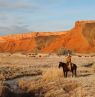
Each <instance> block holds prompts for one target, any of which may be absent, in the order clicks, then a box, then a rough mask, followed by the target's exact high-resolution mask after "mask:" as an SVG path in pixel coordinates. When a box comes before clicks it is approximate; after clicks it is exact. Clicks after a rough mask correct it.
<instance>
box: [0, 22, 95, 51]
mask: <svg viewBox="0 0 95 97" xmlns="http://www.w3.org/2000/svg"><path fill="white" fill-rule="evenodd" d="M60 48H65V49H70V50H72V51H75V52H81V53H90V52H95V21H77V22H76V23H75V27H74V28H73V29H71V30H69V31H66V32H31V33H26V34H17V35H9V36H3V37H0V52H12V53H13V52H48V53H49V52H56V51H57V50H58V49H60Z"/></svg>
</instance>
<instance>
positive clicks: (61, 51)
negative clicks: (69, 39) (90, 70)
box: [56, 48, 72, 55]
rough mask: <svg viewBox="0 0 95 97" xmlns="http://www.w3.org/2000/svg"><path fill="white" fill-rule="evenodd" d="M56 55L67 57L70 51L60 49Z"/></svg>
mask: <svg viewBox="0 0 95 97" xmlns="http://www.w3.org/2000/svg"><path fill="white" fill-rule="evenodd" d="M56 53H57V55H67V54H68V53H70V54H72V51H71V50H68V49H65V48H60V49H58V50H57V52H56Z"/></svg>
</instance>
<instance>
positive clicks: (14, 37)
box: [3, 32, 65, 40]
mask: <svg viewBox="0 0 95 97" xmlns="http://www.w3.org/2000/svg"><path fill="white" fill-rule="evenodd" d="M62 34H65V32H29V33H23V34H16V35H15V34H13V35H8V36H3V38H4V39H7V40H20V39H28V38H35V37H37V36H50V35H54V36H55V35H62Z"/></svg>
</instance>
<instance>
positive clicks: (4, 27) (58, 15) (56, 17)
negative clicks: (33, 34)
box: [0, 0, 95, 35]
mask: <svg viewBox="0 0 95 97" xmlns="http://www.w3.org/2000/svg"><path fill="white" fill-rule="evenodd" d="M77 20H95V0H0V35H6V34H14V33H24V32H30V31H64V30H69V29H71V28H72V27H73V26H74V22H75V21H77Z"/></svg>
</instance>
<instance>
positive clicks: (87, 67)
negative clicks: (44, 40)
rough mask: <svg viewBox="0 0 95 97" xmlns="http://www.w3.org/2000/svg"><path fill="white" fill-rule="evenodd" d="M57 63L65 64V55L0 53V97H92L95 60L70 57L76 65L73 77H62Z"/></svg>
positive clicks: (90, 57) (94, 86)
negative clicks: (75, 75) (76, 69)
mask: <svg viewBox="0 0 95 97" xmlns="http://www.w3.org/2000/svg"><path fill="white" fill-rule="evenodd" d="M39 56H41V57H39ZM80 56H81V57H80ZM85 56H87V57H85ZM60 61H62V62H65V56H57V55H56V54H49V55H47V54H46V55H45V54H40V55H35V57H34V56H31V55H30V54H29V55H25V54H19V53H17V54H8V53H6V54H0V96H1V97H94V96H95V94H94V89H95V78H94V76H95V57H94V56H91V55H89V56H88V55H73V56H72V62H73V63H76V64H77V66H78V71H77V73H78V76H77V77H76V78H75V77H73V78H72V77H71V73H69V74H68V78H64V76H63V70H62V68H60V69H59V68H58V64H59V62H60ZM9 94H10V96H9ZM2 95H3V96H2Z"/></svg>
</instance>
